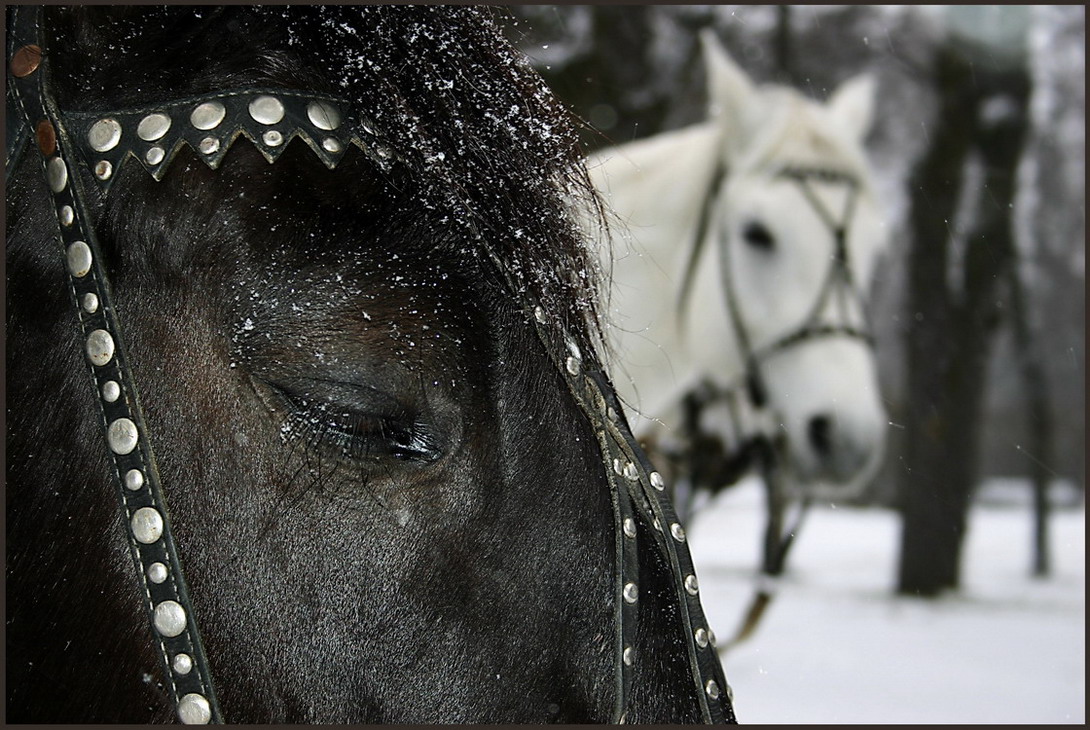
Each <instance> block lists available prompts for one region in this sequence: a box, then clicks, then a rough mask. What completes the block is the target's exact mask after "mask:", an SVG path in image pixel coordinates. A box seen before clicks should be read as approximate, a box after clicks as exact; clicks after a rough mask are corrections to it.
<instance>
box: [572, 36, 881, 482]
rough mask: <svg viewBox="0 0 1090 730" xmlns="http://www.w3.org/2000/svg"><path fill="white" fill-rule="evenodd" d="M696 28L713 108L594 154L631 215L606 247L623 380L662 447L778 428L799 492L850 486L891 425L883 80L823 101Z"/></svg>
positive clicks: (619, 206) (609, 189) (612, 201)
mask: <svg viewBox="0 0 1090 730" xmlns="http://www.w3.org/2000/svg"><path fill="white" fill-rule="evenodd" d="M701 41H702V45H703V55H704V61H705V66H706V69H707V76H708V95H709V99H710V109H709V112H710V113H709V118H708V120H707V121H705V122H703V123H700V124H696V125H693V126H690V127H687V128H684V129H681V130H678V131H673V132H668V133H664V134H660V135H658V136H655V137H651V138H648V139H644V140H639V141H636V142H633V143H630V144H626V145H623V146H620V147H615V148H611V149H607V150H604V151H600V152H598V153H596V154H594V155H592V156H591V157H590V158H589V159H588V168H589V169H590V172H591V175H592V177H593V178H594V180H595V183H596V185H597V186H598V188H599V190H600V191H601V192H602V193H603V195H604V196H605V198H606V202H607V205H608V206H609V207H612V209H613V211H615V212H616V214H617V215H618V217H619V222H620V223H621V226H619V227H618V228H617V229H615V230H614V232H613V240H612V241H611V242H609V243H610V244H611V245H603V246H602V247H601V250H602V261H603V265H604V266H605V267H606V268H607V274H610V275H611V277H612V284H611V289H610V302H609V307H608V309H609V315H610V320H611V326H610V328H609V333H610V336H609V340H610V343H611V345H612V349H613V351H614V362H615V364H614V367H613V379H614V381H615V385H616V387H617V390H618V392H619V394H620V396H621V398H622V400H623V401H624V402H625V403H626V406H627V407H628V409H629V418H630V421H631V423H632V426H633V428H634V430H635V432H636V434H637V436H638V437H639V438H640V439H641V440H643V441H644V442H645V443H648V444H649V446H650V447H651V449H652V450H657V451H659V452H666V453H667V454H668V455H669V454H670V453H671V451H673V452H674V454H675V456H676V452H677V451H678V449H681V447H680V446H679V444H682V443H684V442H686V441H688V442H691V441H692V440H693V439H694V438H699V439H704V440H705V441H707V440H708V439H709V438H711V439H713V440H714V439H718V440H719V442H720V448H719V452H720V453H718V454H713V455H712V458H713V459H714V458H726V457H727V456H728V455H729V452H730V450H731V449H730V448H728V447H729V446H730V445H731V444H734V445H737V444H744V443H748V442H751V441H753V440H754V439H755V438H757V437H764V438H765V440H766V442H767V439H769V438H771V439H772V440H773V441H776V442H777V443H779V445H780V446H779V448H781V449H782V452H781V453H780V455H779V456H780V461H781V463H782V465H783V468H784V470H785V471H784V473H785V475H786V476H787V479H786V482H787V483H789V484H793V485H796V486H797V488H798V492H799V493H802V494H806V495H810V496H817V497H820V498H829V499H837V498H844V497H847V496H850V495H852V494H854V493H857V492H858V490H859V489H860V488H861V487H862V486H863V485H865V484H866V482H867V480H868V479H869V478H870V477H871V476H872V475H873V473H874V472H875V470H876V469H877V467H878V466H879V464H880V461H881V458H882V454H883V449H884V441H885V427H886V424H887V417H886V414H885V411H884V409H883V407H882V402H881V398H880V394H879V387H878V380H877V373H876V367H875V356H874V352H873V348H872V343H871V342H870V337H869V334H868V327H867V319H866V311H865V301H866V290H867V288H868V285H869V281H870V279H871V275H872V272H873V269H874V265H875V261H876V258H877V255H878V254H879V253H880V252H881V251H882V250H883V248H884V247H885V245H886V241H887V236H886V231H885V228H884V223H883V220H884V216H883V214H882V212H881V211H880V207H879V204H878V202H877V200H876V197H875V190H874V185H873V181H872V175H871V172H870V170H869V168H868V165H867V162H866V160H865V157H864V151H863V138H864V136H865V134H866V132H867V131H868V129H869V127H870V123H871V115H872V107H873V83H872V81H871V79H870V78H869V77H866V76H860V77H857V78H855V79H852V80H849V81H847V82H846V83H844V84H843V85H842V86H840V87H839V88H838V89H836V90H835V92H834V93H833V94H832V96H831V98H830V99H829V101H828V102H827V103H820V102H815V101H811V100H808V99H806V98H805V97H803V96H802V95H800V94H799V93H798V92H797V91H795V90H793V89H789V88H785V87H782V86H772V85H769V86H760V87H757V86H755V85H754V84H753V83H752V82H751V81H750V80H749V79H748V77H747V76H746V74H745V73H744V72H743V71H742V70H741V69H740V68H739V67H737V66H736V65H735V63H734V62H733V61H732V60H731V59H730V58H729V57H728V55H727V53H726V51H725V50H723V48H722V47H721V46H720V45H719V43H718V41H717V40H716V39H715V37H714V35H712V34H711V33H710V32H708V31H705V33H704V34H703V35H702V37H701ZM618 230H620V231H621V233H618V232H617V231H618ZM610 269H611V270H610ZM690 445H691V444H690ZM656 447H657V448H656ZM690 452H691V450H690ZM689 457H691V458H697V457H694V456H693V454H692V453H689ZM668 460H669V459H667V461H668ZM667 468H669V467H667ZM693 468H694V467H693V464H691V463H690V464H682V465H680V466H676V467H675V469H674V471H675V474H674V476H675V477H684V476H686V469H688V470H689V472H690V473H689V474H688V476H690V477H692V473H691V471H692V469H693ZM711 473H712V474H713V476H714V475H715V474H716V472H715V470H712V472H711ZM716 478H726V475H725V474H720V475H719V477H716ZM696 481H699V480H696ZM696 486H697V487H699V486H700V485H699V484H697V485H696ZM707 486H711V487H715V486H721V485H707Z"/></svg>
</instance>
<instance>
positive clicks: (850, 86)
mask: <svg viewBox="0 0 1090 730" xmlns="http://www.w3.org/2000/svg"><path fill="white" fill-rule="evenodd" d="M874 90H875V80H874V76H873V75H872V74H869V73H862V74H859V75H858V76H854V77H852V78H850V79H848V80H847V81H845V82H844V83H842V84H841V85H840V86H838V87H837V89H836V90H835V91H834V92H833V95H832V97H830V98H829V102H828V107H829V111H830V113H831V114H832V115H833V117H834V118H835V119H836V120H837V121H838V122H839V123H840V124H841V125H843V127H844V129H845V130H847V131H848V132H849V133H850V134H852V135H854V136H855V138H856V139H858V140H862V139H863V138H864V137H865V136H866V135H867V132H869V131H870V127H871V122H873V121H874Z"/></svg>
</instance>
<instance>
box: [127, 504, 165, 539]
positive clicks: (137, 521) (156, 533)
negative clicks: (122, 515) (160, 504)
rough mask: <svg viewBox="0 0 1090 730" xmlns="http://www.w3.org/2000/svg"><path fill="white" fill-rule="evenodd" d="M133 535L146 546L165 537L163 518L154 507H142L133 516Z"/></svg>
mask: <svg viewBox="0 0 1090 730" xmlns="http://www.w3.org/2000/svg"><path fill="white" fill-rule="evenodd" d="M130 525H131V527H132V535H133V537H135V538H136V539H137V540H139V541H140V542H142V543H144V544H145V545H150V544H152V543H153V542H155V541H156V540H158V539H159V538H160V537H162V536H163V516H162V515H161V514H159V511H158V510H156V509H155V508H154V507H141V508H140V509H138V510H136V512H135V513H133V516H132V522H131V523H130Z"/></svg>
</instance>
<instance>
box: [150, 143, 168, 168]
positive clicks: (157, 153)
mask: <svg viewBox="0 0 1090 730" xmlns="http://www.w3.org/2000/svg"><path fill="white" fill-rule="evenodd" d="M166 156H167V153H166V150H164V149H163V148H162V147H160V146H159V145H156V146H155V147H152V148H151V149H149V150H148V151H147V153H146V154H145V155H144V162H146V163H148V164H149V165H158V164H159V163H160V162H162V161H163V158H164V157H166Z"/></svg>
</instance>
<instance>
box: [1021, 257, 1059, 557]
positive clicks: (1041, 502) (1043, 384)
mask: <svg viewBox="0 0 1090 730" xmlns="http://www.w3.org/2000/svg"><path fill="white" fill-rule="evenodd" d="M1010 287H1011V316H1012V318H1013V320H1014V321H1013V325H1014V341H1015V350H1016V351H1017V352H1018V355H1019V359H1020V362H1019V370H1020V373H1021V376H1022V383H1023V387H1024V388H1025V400H1026V410H1027V411H1028V412H1027V414H1026V415H1027V420H1028V422H1029V438H1028V439H1027V440H1028V444H1027V446H1026V448H1025V449H1023V451H1024V452H1025V453H1026V454H1027V455H1028V456H1029V457H1030V462H1031V463H1032V464H1033V466H1032V467H1031V470H1030V477H1031V480H1032V484H1033V546H1032V555H1033V559H1032V568H1031V572H1032V574H1033V575H1034V576H1037V577H1039V578H1044V577H1046V576H1048V575H1049V574H1050V573H1051V571H1052V561H1051V556H1050V554H1049V540H1048V517H1049V512H1050V509H1049V501H1048V482H1049V478H1050V477H1051V474H1050V471H1051V470H1050V469H1049V468H1048V467H1047V466H1046V464H1048V463H1050V462H1051V461H1052V453H1053V449H1054V438H1053V419H1052V413H1051V409H1050V408H1049V389H1048V381H1047V377H1046V374H1045V364H1044V358H1043V356H1042V354H1041V343H1040V339H1039V337H1037V336H1036V333H1035V328H1034V327H1033V326H1032V324H1031V321H1030V319H1031V318H1030V311H1029V304H1028V302H1027V301H1026V296H1027V295H1026V287H1025V286H1024V285H1023V283H1022V277H1021V276H1019V274H1018V270H1017V268H1014V269H1012V270H1011V284H1010Z"/></svg>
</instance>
